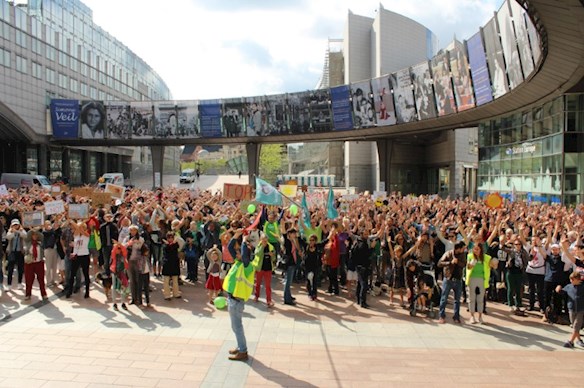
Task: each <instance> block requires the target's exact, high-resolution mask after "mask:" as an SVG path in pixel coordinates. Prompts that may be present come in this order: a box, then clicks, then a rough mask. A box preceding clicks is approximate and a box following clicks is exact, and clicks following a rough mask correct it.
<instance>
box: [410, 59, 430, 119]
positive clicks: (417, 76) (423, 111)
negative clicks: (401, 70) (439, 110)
mask: <svg viewBox="0 0 584 388" xmlns="http://www.w3.org/2000/svg"><path fill="white" fill-rule="evenodd" d="M410 75H411V77H412V83H413V84H414V96H415V102H416V109H417V110H418V119H420V120H425V119H431V118H433V117H436V102H435V101H434V91H433V90H432V77H431V76H430V66H429V65H428V61H424V62H422V63H418V64H417V65H415V66H412V67H410Z"/></svg>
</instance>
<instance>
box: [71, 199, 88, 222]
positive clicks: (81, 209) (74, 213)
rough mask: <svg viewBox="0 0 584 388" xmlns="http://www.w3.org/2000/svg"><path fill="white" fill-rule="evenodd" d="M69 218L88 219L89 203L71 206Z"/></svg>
mask: <svg viewBox="0 0 584 388" xmlns="http://www.w3.org/2000/svg"><path fill="white" fill-rule="evenodd" d="M69 218H71V219H74V220H84V219H86V218H89V204H88V203H72V204H69Z"/></svg>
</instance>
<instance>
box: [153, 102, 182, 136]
mask: <svg viewBox="0 0 584 388" xmlns="http://www.w3.org/2000/svg"><path fill="white" fill-rule="evenodd" d="M177 128H178V119H177V117H176V105H175V103H174V101H156V102H154V137H157V138H162V139H167V138H174V137H176V131H177Z"/></svg>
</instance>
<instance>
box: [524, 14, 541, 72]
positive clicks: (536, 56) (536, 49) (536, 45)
mask: <svg viewBox="0 0 584 388" xmlns="http://www.w3.org/2000/svg"><path fill="white" fill-rule="evenodd" d="M523 16H524V19H525V25H526V26H527V36H528V37H529V46H530V47H531V54H532V55H533V62H535V63H536V64H537V63H538V62H539V60H540V59H541V46H540V44H541V42H540V38H539V34H538V33H537V31H536V29H535V26H534V25H533V22H532V21H531V19H530V18H529V15H528V14H527V13H525V14H524V15H523Z"/></svg>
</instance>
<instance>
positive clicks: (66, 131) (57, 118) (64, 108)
mask: <svg viewBox="0 0 584 388" xmlns="http://www.w3.org/2000/svg"><path fill="white" fill-rule="evenodd" d="M51 124H52V126H53V136H54V137H55V138H58V139H63V138H74V139H75V138H77V137H78V134H79V101H78V100H51Z"/></svg>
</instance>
